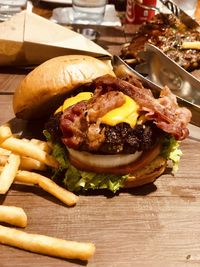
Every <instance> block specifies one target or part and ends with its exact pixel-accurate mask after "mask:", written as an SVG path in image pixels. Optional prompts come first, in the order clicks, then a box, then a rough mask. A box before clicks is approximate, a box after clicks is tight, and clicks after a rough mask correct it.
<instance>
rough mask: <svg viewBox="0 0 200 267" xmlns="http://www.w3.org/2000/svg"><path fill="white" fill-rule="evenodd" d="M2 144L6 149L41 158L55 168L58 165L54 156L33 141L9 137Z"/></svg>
mask: <svg viewBox="0 0 200 267" xmlns="http://www.w3.org/2000/svg"><path fill="white" fill-rule="evenodd" d="M0 146H1V147H2V148H4V149H8V150H11V151H12V152H14V153H16V154H19V155H22V156H27V157H30V158H33V159H36V160H39V161H41V162H43V163H45V164H46V165H48V166H51V167H54V168H57V167H58V162H57V160H56V159H55V158H54V157H52V156H50V155H49V154H48V153H46V152H45V151H43V150H42V149H40V148H39V147H38V146H37V145H35V144H33V143H31V142H26V141H24V140H21V139H17V138H14V137H9V138H8V139H6V140H5V141H4V142H2V143H1V144H0Z"/></svg>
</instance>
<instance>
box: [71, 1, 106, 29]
mask: <svg viewBox="0 0 200 267" xmlns="http://www.w3.org/2000/svg"><path fill="white" fill-rule="evenodd" d="M106 2H107V1H106V0H72V7H73V22H74V23H77V24H100V23H101V22H102V21H103V18H104V13H105V7H106Z"/></svg>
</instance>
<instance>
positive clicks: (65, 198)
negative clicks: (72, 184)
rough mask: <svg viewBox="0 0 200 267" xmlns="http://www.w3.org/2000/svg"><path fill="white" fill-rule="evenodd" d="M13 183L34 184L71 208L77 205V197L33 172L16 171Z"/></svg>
mask: <svg viewBox="0 0 200 267" xmlns="http://www.w3.org/2000/svg"><path fill="white" fill-rule="evenodd" d="M15 181H17V182H22V183H28V184H35V185H38V186H39V187H41V188H42V189H44V190H45V191H46V192H48V193H50V194H52V195H53V196H55V197H56V198H58V199H59V200H60V201H62V202H63V203H65V204H66V205H68V206H73V205H75V204H76V203H77V201H78V199H79V197H78V196H77V195H75V194H74V193H72V192H70V191H68V190H66V189H64V188H62V187H60V186H59V185H57V184H56V183H55V182H53V181H52V180H51V179H49V178H47V177H45V176H43V175H40V174H38V173H34V172H28V171H18V172H17V175H16V177H15Z"/></svg>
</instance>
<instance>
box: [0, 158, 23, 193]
mask: <svg viewBox="0 0 200 267" xmlns="http://www.w3.org/2000/svg"><path fill="white" fill-rule="evenodd" d="M19 164H20V156H18V155H14V154H11V155H10V156H9V158H8V163H7V164H6V165H5V166H4V167H3V170H2V172H1V174H0V194H5V193H6V192H7V191H8V189H9V188H10V186H11V184H12V183H13V181H14V178H15V176H16V173H17V170H18V168H19Z"/></svg>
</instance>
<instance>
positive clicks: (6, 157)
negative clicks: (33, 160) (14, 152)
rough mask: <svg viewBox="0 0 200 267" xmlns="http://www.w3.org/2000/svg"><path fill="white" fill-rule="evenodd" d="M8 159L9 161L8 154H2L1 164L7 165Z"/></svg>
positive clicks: (0, 157) (0, 156)
mask: <svg viewBox="0 0 200 267" xmlns="http://www.w3.org/2000/svg"><path fill="white" fill-rule="evenodd" d="M7 161H8V156H6V155H0V166H4V165H6V163H7Z"/></svg>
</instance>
